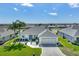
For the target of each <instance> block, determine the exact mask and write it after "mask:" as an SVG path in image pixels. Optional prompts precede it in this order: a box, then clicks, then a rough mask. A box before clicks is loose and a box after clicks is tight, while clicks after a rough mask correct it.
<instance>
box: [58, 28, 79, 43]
mask: <svg viewBox="0 0 79 59" xmlns="http://www.w3.org/2000/svg"><path fill="white" fill-rule="evenodd" d="M58 35H60V36H62V37H63V38H67V39H68V41H70V42H74V41H76V40H77V41H79V29H77V28H76V29H75V28H73V27H72V28H65V29H62V30H59V31H58Z"/></svg>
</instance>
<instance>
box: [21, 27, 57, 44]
mask: <svg viewBox="0 0 79 59" xmlns="http://www.w3.org/2000/svg"><path fill="white" fill-rule="evenodd" d="M22 34H23V35H25V36H27V38H28V39H29V40H31V39H33V38H35V37H38V38H39V44H56V43H58V38H57V36H56V35H55V34H54V33H52V32H51V31H50V30H49V29H46V28H45V27H32V28H30V29H26V30H25V31H24V32H22Z"/></svg>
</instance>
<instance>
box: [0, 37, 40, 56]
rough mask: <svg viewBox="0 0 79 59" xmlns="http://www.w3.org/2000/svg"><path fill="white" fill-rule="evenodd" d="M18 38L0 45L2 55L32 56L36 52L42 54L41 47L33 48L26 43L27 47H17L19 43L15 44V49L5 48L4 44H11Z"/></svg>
mask: <svg viewBox="0 0 79 59" xmlns="http://www.w3.org/2000/svg"><path fill="white" fill-rule="evenodd" d="M17 38H18V37H17ZM17 38H15V39H12V40H9V41H7V42H6V43H5V44H4V45H3V46H0V56H32V55H33V53H35V55H36V56H40V54H41V48H31V47H29V46H25V45H24V46H25V47H24V48H22V49H20V50H19V48H18V49H16V48H17V44H16V45H15V46H16V48H15V49H12V50H10V51H7V50H5V48H4V46H11V45H12V43H13V41H14V40H16V39H17Z"/></svg>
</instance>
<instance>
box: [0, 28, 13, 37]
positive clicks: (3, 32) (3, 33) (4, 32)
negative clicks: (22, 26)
mask: <svg viewBox="0 0 79 59" xmlns="http://www.w3.org/2000/svg"><path fill="white" fill-rule="evenodd" d="M13 33H14V32H13V30H8V31H7V29H6V28H0V35H1V36H7V35H10V34H13Z"/></svg>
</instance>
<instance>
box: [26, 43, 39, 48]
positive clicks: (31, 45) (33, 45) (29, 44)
mask: <svg viewBox="0 0 79 59" xmlns="http://www.w3.org/2000/svg"><path fill="white" fill-rule="evenodd" d="M27 45H28V46H30V47H32V48H40V47H39V45H36V44H33V43H32V44H31V43H30V42H28V43H27Z"/></svg>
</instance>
